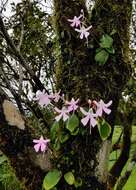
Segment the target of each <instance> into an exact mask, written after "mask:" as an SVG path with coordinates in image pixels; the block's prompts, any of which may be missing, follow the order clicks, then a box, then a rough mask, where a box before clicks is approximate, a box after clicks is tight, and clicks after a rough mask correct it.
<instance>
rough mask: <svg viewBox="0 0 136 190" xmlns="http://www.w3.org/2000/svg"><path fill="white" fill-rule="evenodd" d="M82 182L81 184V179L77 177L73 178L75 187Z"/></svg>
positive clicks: (79, 185)
mask: <svg viewBox="0 0 136 190" xmlns="http://www.w3.org/2000/svg"><path fill="white" fill-rule="evenodd" d="M82 184H83V182H82V179H81V178H78V179H76V180H75V183H74V186H75V187H76V188H78V187H81V186H82Z"/></svg>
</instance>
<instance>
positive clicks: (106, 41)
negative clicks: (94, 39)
mask: <svg viewBox="0 0 136 190" xmlns="http://www.w3.org/2000/svg"><path fill="white" fill-rule="evenodd" d="M100 41H101V43H100V46H101V47H102V48H110V47H111V46H112V44H113V39H112V37H110V36H109V35H108V34H105V35H103V36H102V38H101V39H100Z"/></svg>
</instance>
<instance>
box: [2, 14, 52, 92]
mask: <svg viewBox="0 0 136 190" xmlns="http://www.w3.org/2000/svg"><path fill="white" fill-rule="evenodd" d="M0 30H1V32H2V33H3V36H4V38H5V40H6V42H7V45H8V46H10V48H11V49H12V50H13V51H14V55H15V56H16V58H18V60H19V61H20V64H21V65H22V66H23V67H24V68H25V69H26V71H27V72H28V73H29V75H30V76H31V78H32V79H33V81H34V82H35V84H36V86H37V90H38V89H40V90H43V89H45V88H44V85H43V84H42V83H41V81H40V80H39V78H38V77H37V76H36V75H35V74H34V72H33V70H32V69H31V68H30V67H29V64H28V63H27V62H26V60H25V58H24V57H23V55H22V54H21V53H20V51H19V50H18V49H17V48H16V46H15V44H14V42H13V40H12V39H11V38H10V36H9V34H8V32H7V30H6V29H5V26H4V23H3V20H2V17H1V16H0ZM45 91H46V92H47V93H48V90H47V89H45Z"/></svg>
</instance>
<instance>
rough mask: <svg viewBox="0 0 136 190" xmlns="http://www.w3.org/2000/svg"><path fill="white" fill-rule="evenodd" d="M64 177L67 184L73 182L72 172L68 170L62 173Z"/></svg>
mask: <svg viewBox="0 0 136 190" xmlns="http://www.w3.org/2000/svg"><path fill="white" fill-rule="evenodd" d="M64 179H65V181H66V182H67V183H68V184H69V185H73V184H74V183H75V177H74V175H73V173H72V172H68V173H66V174H65V175H64Z"/></svg>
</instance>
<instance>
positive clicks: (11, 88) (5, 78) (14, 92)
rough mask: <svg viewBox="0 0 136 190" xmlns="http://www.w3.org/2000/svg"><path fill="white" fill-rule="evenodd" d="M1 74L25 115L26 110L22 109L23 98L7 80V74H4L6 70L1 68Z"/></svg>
mask: <svg viewBox="0 0 136 190" xmlns="http://www.w3.org/2000/svg"><path fill="white" fill-rule="evenodd" d="M0 74H1V75H2V76H3V78H4V81H5V83H6V85H7V87H8V89H9V90H10V92H11V94H12V95H13V96H14V98H15V101H16V103H17V106H18V108H19V110H20V112H21V113H22V114H23V115H25V112H24V109H23V107H22V104H21V98H20V96H19V95H18V94H17V93H16V91H15V90H14V89H13V87H11V84H10V80H9V79H8V78H7V76H6V74H5V73H4V70H3V69H2V68H0Z"/></svg>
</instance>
